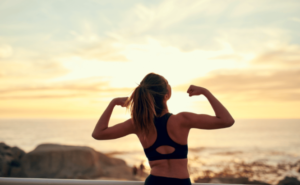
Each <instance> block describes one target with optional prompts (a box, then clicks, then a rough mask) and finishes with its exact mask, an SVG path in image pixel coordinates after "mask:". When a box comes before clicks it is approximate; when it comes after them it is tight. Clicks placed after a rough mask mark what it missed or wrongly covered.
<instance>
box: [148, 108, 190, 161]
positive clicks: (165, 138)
mask: <svg viewBox="0 0 300 185" xmlns="http://www.w3.org/2000/svg"><path fill="white" fill-rule="evenodd" d="M171 115H172V113H166V114H165V115H163V116H162V117H159V118H158V117H155V118H154V125H155V127H156V131H157V138H156V141H155V142H154V144H153V145H152V146H150V147H149V148H146V149H145V148H144V152H145V154H146V156H147V158H148V160H149V161H155V160H160V159H185V158H187V154H188V145H181V144H178V143H175V142H174V141H173V140H172V139H171V138H170V136H169V134H168V131H167V122H168V119H169V117H170V116H171ZM162 145H168V146H172V147H174V149H175V151H174V152H172V153H169V154H161V153H159V152H157V151H156V149H157V148H158V147H160V146H162Z"/></svg>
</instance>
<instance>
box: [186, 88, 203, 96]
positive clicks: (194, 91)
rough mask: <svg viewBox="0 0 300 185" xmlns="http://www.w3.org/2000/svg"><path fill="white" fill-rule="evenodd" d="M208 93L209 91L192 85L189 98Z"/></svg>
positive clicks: (188, 91) (189, 89)
mask: <svg viewBox="0 0 300 185" xmlns="http://www.w3.org/2000/svg"><path fill="white" fill-rule="evenodd" d="M206 91H207V89H205V88H203V87H199V86H195V85H190V87H189V88H188V90H187V93H189V96H190V97H191V96H194V95H201V94H204V93H205V92H206Z"/></svg>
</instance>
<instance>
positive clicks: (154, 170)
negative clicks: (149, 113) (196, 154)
mask: <svg viewBox="0 0 300 185" xmlns="http://www.w3.org/2000/svg"><path fill="white" fill-rule="evenodd" d="M168 90H169V93H168V94H166V95H165V98H164V107H165V109H164V110H163V112H162V114H161V115H158V117H161V116H163V115H165V114H166V113H169V110H168V106H167V101H168V100H169V99H170V98H171V94H172V93H171V91H172V90H171V86H170V85H169V84H168ZM187 93H188V94H189V96H190V97H191V96H196V95H201V94H202V95H204V96H205V97H206V98H207V99H208V101H209V102H210V104H211V106H212V107H213V110H214V112H215V115H216V116H210V115H206V114H195V113H191V112H180V113H178V114H173V115H171V116H170V118H169V119H168V122H167V131H168V134H169V136H170V138H171V139H172V140H173V141H174V142H176V143H178V144H181V145H186V144H187V141H188V134H189V131H190V129H191V128H198V129H219V128H226V127H230V126H232V125H233V123H234V119H233V118H232V116H231V115H230V113H229V112H228V111H227V109H226V108H225V107H224V106H223V105H222V104H221V103H220V102H219V101H218V100H217V99H216V98H215V97H214V96H213V95H212V94H211V93H210V92H209V91H208V90H207V89H205V88H203V87H199V86H194V85H191V86H190V87H189V89H188V90H187ZM126 100H127V97H122V98H115V99H114V100H112V102H111V103H110V104H109V106H108V107H107V109H106V110H105V111H104V113H103V114H102V116H101V117H100V119H99V121H98V123H97V125H96V127H95V129H94V132H93V134H92V136H93V137H94V138H95V139H98V140H106V139H116V138H120V137H123V136H126V135H128V134H136V135H137V137H138V138H139V140H140V142H141V144H142V146H143V148H149V147H150V146H152V145H153V144H154V142H155V140H156V137H157V132H156V129H153V130H151V131H150V137H148V138H147V142H145V141H144V140H142V134H141V133H139V132H137V131H136V130H135V129H134V127H133V123H132V120H131V119H128V120H126V121H125V122H123V123H120V124H117V125H114V126H113V127H109V128H108V122H109V119H110V116H111V113H112V110H113V108H114V106H115V105H120V106H122V107H123V105H124V103H125V101H126ZM156 150H157V152H159V153H162V154H167V153H172V152H174V148H173V147H171V146H160V147H158V148H157V149H156ZM187 164H188V159H162V160H156V161H149V165H150V167H151V172H150V173H151V174H152V175H155V176H163V177H171V178H179V179H186V178H189V172H188V169H187Z"/></svg>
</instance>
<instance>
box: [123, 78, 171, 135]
mask: <svg viewBox="0 0 300 185" xmlns="http://www.w3.org/2000/svg"><path fill="white" fill-rule="evenodd" d="M167 93H168V90H167V82H166V80H165V79H164V78H163V77H162V76H160V75H157V74H154V73H149V74H148V75H147V76H146V77H145V78H144V79H143V80H142V82H141V83H140V85H139V86H138V87H136V88H135V90H134V91H133V93H132V94H131V96H130V97H129V98H128V99H127V101H126V102H125V106H126V108H127V109H128V107H129V106H130V112H131V119H132V120H133V124H134V127H135V128H136V130H137V131H139V132H141V133H142V134H143V136H144V137H143V139H144V140H145V138H146V136H148V135H149V133H150V130H152V129H153V128H155V127H154V118H155V117H156V116H157V115H160V114H161V113H162V111H163V109H164V107H163V98H164V95H165V94H167Z"/></svg>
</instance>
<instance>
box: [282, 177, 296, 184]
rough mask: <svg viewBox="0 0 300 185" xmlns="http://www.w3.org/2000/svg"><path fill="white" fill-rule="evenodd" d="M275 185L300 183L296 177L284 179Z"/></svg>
mask: <svg viewBox="0 0 300 185" xmlns="http://www.w3.org/2000/svg"><path fill="white" fill-rule="evenodd" d="M277 185H300V181H299V180H298V179H297V178H296V177H285V178H284V179H282V180H281V181H279V182H278V184H277Z"/></svg>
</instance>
